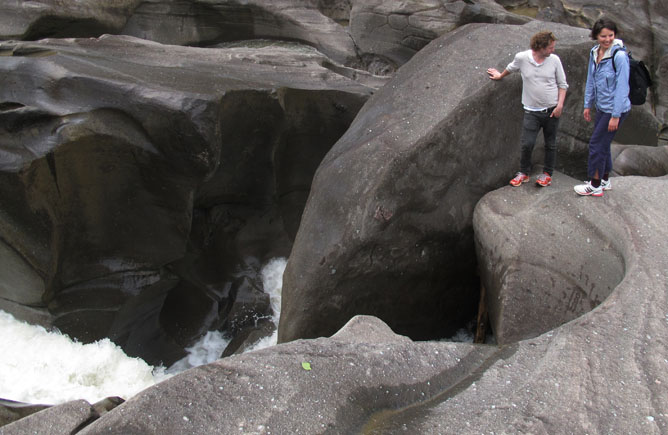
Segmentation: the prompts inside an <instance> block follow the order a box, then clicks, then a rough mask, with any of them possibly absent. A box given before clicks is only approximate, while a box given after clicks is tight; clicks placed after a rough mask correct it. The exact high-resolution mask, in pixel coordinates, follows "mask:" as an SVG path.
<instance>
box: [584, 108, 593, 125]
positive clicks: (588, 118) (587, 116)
mask: <svg viewBox="0 0 668 435" xmlns="http://www.w3.org/2000/svg"><path fill="white" fill-rule="evenodd" d="M582 116H584V119H585V121H587V122H591V113H590V111H589V108H586V109H585V110H584V112H582Z"/></svg>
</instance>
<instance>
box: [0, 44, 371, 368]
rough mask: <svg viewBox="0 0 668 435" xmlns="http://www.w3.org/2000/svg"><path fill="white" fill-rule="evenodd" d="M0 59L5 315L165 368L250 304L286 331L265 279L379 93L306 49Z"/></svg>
mask: <svg viewBox="0 0 668 435" xmlns="http://www.w3.org/2000/svg"><path fill="white" fill-rule="evenodd" d="M0 51H2V53H3V54H4V56H3V57H1V58H0V59H2V61H0V70H1V71H2V77H1V78H0V101H1V103H0V140H1V144H2V159H1V160H0V169H1V171H0V179H2V183H0V185H1V186H2V187H0V191H1V192H2V196H3V207H2V212H1V213H2V214H1V216H2V219H1V221H2V223H0V228H1V229H2V248H1V249H0V256H1V257H2V258H3V260H4V261H3V267H2V270H3V271H4V272H7V273H6V274H4V273H3V279H2V284H1V285H0V289H1V290H2V292H3V293H2V297H1V298H0V301H1V303H0V308H2V309H4V310H6V311H9V312H12V313H14V314H15V315H16V316H17V318H21V319H25V320H30V321H33V322H35V321H36V320H37V321H38V323H41V324H43V325H45V326H47V327H48V326H56V327H58V328H59V329H60V330H62V331H63V332H65V333H68V334H70V335H71V336H72V337H76V338H77V339H79V340H83V341H92V340H96V339H100V338H104V337H109V338H111V339H112V340H113V341H115V342H116V343H117V344H119V345H121V346H122V347H123V348H124V350H125V351H126V352H127V353H129V354H131V355H133V356H142V357H144V358H145V359H146V360H147V361H149V362H151V363H157V362H159V361H160V360H162V361H163V362H165V363H167V362H168V361H170V360H173V359H175V358H177V357H178V356H179V355H180V354H181V352H183V351H182V349H183V347H184V346H187V345H190V344H191V341H192V339H193V338H194V337H198V336H200V335H201V334H203V333H204V332H206V331H207V330H209V329H219V328H224V327H225V326H226V322H227V321H228V320H229V319H228V313H230V312H231V311H232V310H234V311H236V312H240V310H238V309H236V308H235V307H239V305H240V304H235V301H236V300H237V299H238V300H239V301H245V303H246V304H247V305H248V307H247V309H248V310H250V311H253V312H254V313H255V316H263V315H265V316H268V315H271V313H270V311H269V306H268V299H267V298H268V297H267V295H266V294H264V293H263V292H262V286H261V282H260V281H259V278H258V272H259V269H260V268H261V267H262V265H263V264H264V263H265V262H266V261H268V260H269V259H270V258H273V257H277V256H278V257H280V256H283V257H286V256H287V255H288V253H289V251H290V247H291V243H292V238H293V237H294V233H295V232H296V228H297V227H298V225H299V219H300V217H301V211H302V209H303V206H304V202H305V200H306V195H307V193H308V191H309V188H310V179H311V177H312V174H313V173H314V171H315V168H316V167H317V165H318V164H319V163H320V161H321V159H322V157H323V156H324V155H325V153H326V152H327V151H328V150H329V148H330V147H331V145H332V144H333V143H334V142H335V141H336V140H337V139H338V138H339V137H340V136H341V134H343V132H344V131H345V129H346V128H347V127H348V125H349V124H350V122H351V121H352V118H353V117H354V116H355V114H356V113H357V111H358V110H359V108H360V107H361V105H362V104H363V102H364V101H365V100H366V99H367V98H368V96H369V94H370V93H371V92H372V91H373V89H374V88H372V87H368V86H366V85H361V84H359V83H357V82H355V81H353V80H350V79H349V78H347V77H345V76H341V75H339V74H336V73H333V72H332V71H331V70H329V69H327V68H325V67H323V66H322V65H323V64H326V63H327V62H328V60H327V58H326V57H324V56H323V55H322V54H319V53H318V52H316V51H315V50H311V49H308V50H305V49H303V48H300V47H294V46H291V45H288V46H283V47H278V46H272V47H260V48H255V49H249V48H230V49H197V48H187V47H178V46H166V45H161V44H157V43H152V42H148V41H144V40H140V39H136V38H131V37H117V36H105V37H102V38H99V39H77V40H43V41H40V42H35V43H32V42H5V43H2V44H1V45H0ZM10 271H11V272H12V273H9V272H10ZM239 318H241V317H239V316H237V319H239ZM255 320H256V318H253V317H252V316H250V318H249V319H248V320H247V323H248V324H252V323H254V322H255ZM237 326H238V327H239V328H242V327H243V326H245V325H244V324H240V325H237Z"/></svg>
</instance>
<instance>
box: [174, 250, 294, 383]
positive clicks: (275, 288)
mask: <svg viewBox="0 0 668 435" xmlns="http://www.w3.org/2000/svg"><path fill="white" fill-rule="evenodd" d="M287 263H288V260H287V259H285V258H283V257H279V258H273V259H271V260H269V262H267V264H265V265H264V267H262V270H261V271H260V276H261V278H262V288H263V290H264V292H265V293H266V294H268V295H269V303H270V305H271V309H272V311H273V316H272V321H273V322H274V324H275V325H276V330H275V331H274V333H273V334H272V335H270V336H268V337H264V338H262V339H260V340H259V341H258V342H257V343H255V344H253V345H252V346H249V348H248V349H246V351H245V352H250V351H253V350H258V349H264V348H265V347H270V346H273V345H275V344H276V342H277V341H278V321H279V319H280V317H281V290H282V289H283V272H284V271H285V266H286V265H287ZM229 342H230V340H229V339H226V338H225V336H224V335H223V334H222V333H221V332H219V331H209V332H207V334H206V335H205V336H204V337H202V338H201V339H200V340H199V341H198V342H197V343H195V344H194V345H193V346H192V347H189V348H187V349H186V350H187V351H188V355H186V356H185V357H184V358H182V359H181V360H179V361H177V362H175V363H174V364H173V365H172V366H171V367H169V368H168V369H167V373H171V374H176V373H180V372H182V371H184V370H187V369H189V368H191V367H197V366H199V365H202V364H208V363H210V362H213V361H215V360H216V359H218V358H219V357H220V355H221V354H222V353H223V350H225V348H226V347H227V345H228V344H229Z"/></svg>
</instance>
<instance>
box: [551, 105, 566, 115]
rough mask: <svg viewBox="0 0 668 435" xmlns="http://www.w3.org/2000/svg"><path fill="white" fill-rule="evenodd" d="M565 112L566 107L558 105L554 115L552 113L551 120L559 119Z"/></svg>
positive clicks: (553, 112)
mask: <svg viewBox="0 0 668 435" xmlns="http://www.w3.org/2000/svg"><path fill="white" fill-rule="evenodd" d="M563 110H564V106H560V105H557V107H555V108H554V110H553V111H552V113H550V118H559V117H560V116H561V112H562V111H563Z"/></svg>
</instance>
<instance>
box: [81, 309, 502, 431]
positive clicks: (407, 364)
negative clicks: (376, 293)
mask: <svg viewBox="0 0 668 435" xmlns="http://www.w3.org/2000/svg"><path fill="white" fill-rule="evenodd" d="M499 355H500V353H499V352H498V350H496V349H495V348H493V347H490V346H474V345H461V346H460V345H454V344H453V343H445V342H442V343H438V342H429V343H427V342H425V343H414V342H412V341H411V340H409V339H407V338H406V337H402V336H398V335H396V334H394V333H393V332H392V331H391V330H390V329H389V328H388V327H387V325H385V324H384V323H383V322H381V321H379V320H378V319H376V318H373V317H368V316H359V317H356V318H353V319H351V321H350V322H349V324H348V325H346V326H345V327H344V328H343V329H342V330H341V331H340V332H339V333H337V334H336V335H334V336H332V337H331V338H327V339H324V338H321V339H317V340H299V341H295V342H292V343H287V344H283V345H279V346H275V347H272V348H268V349H264V350H260V351H255V352H250V353H247V354H244V355H237V356H232V357H229V358H224V359H221V360H219V361H216V362H215V363H212V364H209V365H206V366H200V367H196V368H193V369H190V370H188V371H186V372H183V373H181V374H179V375H177V376H175V377H173V378H170V379H168V380H167V381H164V382H162V383H160V384H158V385H156V386H154V387H152V388H149V389H147V390H144V391H143V392H141V393H139V394H138V395H136V396H135V397H133V398H132V399H130V400H128V401H127V402H125V403H124V404H123V405H120V406H119V407H117V408H115V409H114V410H112V411H111V412H109V413H107V414H105V415H104V416H103V417H102V418H100V419H98V420H96V421H95V422H93V423H92V424H91V425H89V426H88V427H86V428H85V429H84V430H82V431H81V432H79V433H80V434H94V433H103V432H104V433H118V434H120V433H125V434H127V433H132V434H135V433H137V434H139V433H198V434H204V433H238V432H240V433H257V434H269V433H332V434H334V433H357V432H360V430H362V429H363V428H364V427H365V425H367V424H368V421H369V417H370V416H371V415H373V414H375V413H376V412H377V411H380V410H383V409H387V410H390V409H397V408H402V407H404V406H408V405H411V404H414V403H416V402H418V403H419V402H421V401H424V400H428V399H430V398H434V397H435V396H436V395H437V394H439V393H440V392H442V391H443V390H447V389H448V388H449V387H452V386H454V385H456V384H458V383H460V382H463V383H464V384H466V383H470V382H471V379H469V376H470V375H471V372H470V371H469V370H470V367H481V366H483V365H484V364H489V363H490V361H491V360H495V359H497V358H499ZM305 363H308V365H307V364H305ZM465 367H466V368H465ZM148 416H150V417H148Z"/></svg>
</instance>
